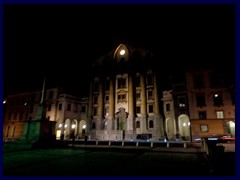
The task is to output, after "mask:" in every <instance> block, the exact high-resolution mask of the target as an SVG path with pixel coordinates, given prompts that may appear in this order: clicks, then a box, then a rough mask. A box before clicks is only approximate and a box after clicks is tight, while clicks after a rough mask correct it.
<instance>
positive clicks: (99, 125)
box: [97, 78, 103, 130]
mask: <svg viewBox="0 0 240 180" xmlns="http://www.w3.org/2000/svg"><path fill="white" fill-rule="evenodd" d="M102 121H103V81H102V78H100V80H99V96H98V122H97V130H101V129H102V127H103V122H102Z"/></svg>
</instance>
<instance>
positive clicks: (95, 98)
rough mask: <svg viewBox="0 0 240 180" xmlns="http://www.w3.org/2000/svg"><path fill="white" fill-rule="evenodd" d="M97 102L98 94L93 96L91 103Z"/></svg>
mask: <svg viewBox="0 0 240 180" xmlns="http://www.w3.org/2000/svg"><path fill="white" fill-rule="evenodd" d="M97 103H98V96H94V97H93V104H97Z"/></svg>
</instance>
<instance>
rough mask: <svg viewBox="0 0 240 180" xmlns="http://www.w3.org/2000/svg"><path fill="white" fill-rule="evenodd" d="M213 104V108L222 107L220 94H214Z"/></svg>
mask: <svg viewBox="0 0 240 180" xmlns="http://www.w3.org/2000/svg"><path fill="white" fill-rule="evenodd" d="M213 103H214V106H221V105H223V98H222V95H221V94H217V93H216V94H214V95H213Z"/></svg>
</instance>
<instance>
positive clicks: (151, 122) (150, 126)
mask: <svg viewBox="0 0 240 180" xmlns="http://www.w3.org/2000/svg"><path fill="white" fill-rule="evenodd" d="M149 128H153V120H150V121H149Z"/></svg>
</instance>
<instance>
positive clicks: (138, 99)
mask: <svg viewBox="0 0 240 180" xmlns="http://www.w3.org/2000/svg"><path fill="white" fill-rule="evenodd" d="M136 100H137V101H141V93H140V92H137V93H136Z"/></svg>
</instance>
